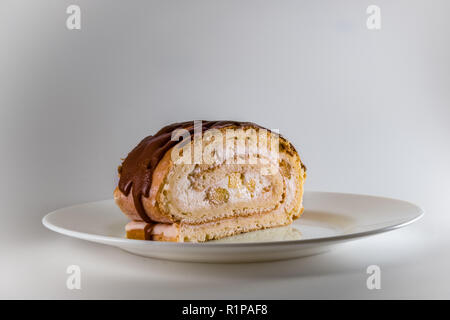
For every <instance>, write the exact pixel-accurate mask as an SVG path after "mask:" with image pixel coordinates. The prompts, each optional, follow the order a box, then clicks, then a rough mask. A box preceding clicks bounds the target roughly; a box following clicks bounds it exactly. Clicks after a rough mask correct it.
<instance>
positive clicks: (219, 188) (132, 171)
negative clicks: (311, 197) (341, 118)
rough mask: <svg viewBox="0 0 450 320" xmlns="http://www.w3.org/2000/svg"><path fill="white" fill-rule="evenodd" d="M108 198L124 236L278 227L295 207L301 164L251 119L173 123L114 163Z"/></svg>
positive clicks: (181, 238) (216, 235)
mask: <svg viewBox="0 0 450 320" xmlns="http://www.w3.org/2000/svg"><path fill="white" fill-rule="evenodd" d="M119 176H120V180H119V185H118V187H117V188H116V190H115V191H114V199H115V201H116V203H117V205H118V206H119V207H120V209H121V210H122V211H123V212H124V213H125V215H127V216H128V218H129V219H130V220H131V222H130V223H128V224H127V225H126V227H125V229H126V234H127V237H128V238H130V239H142V240H160V241H177V242H186V241H190V242H201V241H208V240H213V239H220V238H224V237H228V236H232V235H236V234H239V233H243V232H249V231H254V230H259V229H265V228H271V227H278V226H284V225H288V224H290V223H292V221H293V219H296V218H298V217H299V216H300V215H301V213H302V212H303V206H302V196H303V183H304V181H305V178H306V169H305V166H304V165H303V164H302V162H301V160H300V157H299V155H298V153H297V151H296V150H295V148H294V147H293V146H292V145H291V144H290V143H289V142H288V141H287V140H286V139H285V138H283V137H281V136H279V135H278V134H276V133H274V132H271V131H269V130H267V129H265V128H262V127H260V126H258V125H256V124H253V123H246V122H236V121H202V122H200V121H199V122H197V121H195V122H193V121H190V122H183V123H175V124H172V125H169V126H166V127H164V128H162V129H161V130H160V131H159V132H158V133H156V134H155V135H154V136H149V137H147V138H145V139H144V140H142V141H141V142H140V143H139V144H138V145H137V146H136V147H135V148H134V149H133V150H132V151H131V152H130V153H129V154H128V156H127V158H126V159H125V160H124V161H123V163H122V165H121V166H120V167H119Z"/></svg>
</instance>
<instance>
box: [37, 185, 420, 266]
mask: <svg viewBox="0 0 450 320" xmlns="http://www.w3.org/2000/svg"><path fill="white" fill-rule="evenodd" d="M304 206H305V208H306V209H305V213H304V214H303V215H302V217H301V218H300V219H298V220H296V221H295V222H294V223H293V224H292V225H291V226H288V227H281V228H274V229H267V230H262V231H256V232H250V233H247V234H242V235H239V236H235V237H231V238H227V239H222V240H218V241H211V242H206V243H173V242H160V241H145V240H130V239H126V238H125V231H124V226H125V224H126V223H127V222H128V220H127V218H126V217H125V216H124V215H123V214H122V213H121V212H120V210H119V209H118V208H117V206H116V205H115V204H114V201H113V200H105V201H98V202H91V203H86V204H81V205H77V206H73V207H68V208H63V209H59V210H56V211H54V212H52V213H49V214H47V215H46V216H45V217H44V219H43V220H42V222H43V224H44V225H45V226H46V227H47V228H49V229H50V230H53V231H56V232H59V233H62V234H65V235H68V236H71V237H75V238H79V239H84V240H89V241H93V242H99V243H103V244H107V245H111V246H115V247H119V248H121V249H123V250H126V251H129V252H131V253H134V254H138V255H142V256H146V257H151V258H159V259H168V260H178V261H193V262H255V261H272V260H281V259H290V258H297V257H301V256H307V255H312V254H317V253H321V252H325V251H328V250H329V249H330V248H331V247H333V246H336V245H338V244H340V243H343V242H345V241H349V240H355V239H359V238H362V237H367V236H370V235H373V234H377V233H381V232H386V231H389V230H393V229H396V228H400V227H404V226H406V225H408V224H410V223H412V222H414V221H416V220H418V219H419V218H421V217H422V215H423V210H422V209H421V208H419V207H418V206H416V205H414V204H412V203H409V202H406V201H401V200H395V199H389V198H382V197H374V196H367V195H357V194H345V193H331V192H305V196H304Z"/></svg>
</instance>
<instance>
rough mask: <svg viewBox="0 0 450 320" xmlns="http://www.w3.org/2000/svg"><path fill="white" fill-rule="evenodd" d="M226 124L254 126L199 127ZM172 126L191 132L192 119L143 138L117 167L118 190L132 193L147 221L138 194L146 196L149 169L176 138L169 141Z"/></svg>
mask: <svg viewBox="0 0 450 320" xmlns="http://www.w3.org/2000/svg"><path fill="white" fill-rule="evenodd" d="M229 126H237V127H242V128H244V127H257V128H262V129H265V128H263V127H261V126H259V125H257V124H254V123H251V122H239V121H202V127H201V130H202V132H204V131H205V130H209V129H220V128H224V127H229ZM176 129H186V130H188V131H189V133H190V134H191V136H192V134H193V133H194V121H187V122H179V123H173V124H170V125H168V126H165V127H164V128H162V129H161V130H159V131H158V132H157V133H156V134H155V135H153V136H148V137H146V138H144V139H143V140H142V141H141V142H140V143H139V144H138V145H137V146H136V147H135V148H134V149H133V150H132V151H131V152H130V153H129V154H128V156H127V157H126V159H125V160H124V161H123V162H122V165H121V166H120V167H119V169H118V170H119V175H120V180H119V190H120V191H121V192H122V193H123V194H124V195H125V196H128V195H129V194H130V192H131V193H132V195H133V202H134V206H135V207H136V211H137V213H138V214H139V216H140V217H141V218H142V220H144V221H145V222H151V220H150V218H149V217H148V216H147V214H146V213H145V209H144V206H143V205H142V197H148V196H149V194H150V188H151V185H152V176H153V171H154V170H155V168H156V166H157V165H158V163H159V161H160V160H161V159H162V158H163V156H164V155H165V153H166V152H167V151H168V150H170V149H171V148H172V147H173V146H175V145H176V144H177V143H178V142H179V141H172V140H171V137H172V132H173V131H174V130H176Z"/></svg>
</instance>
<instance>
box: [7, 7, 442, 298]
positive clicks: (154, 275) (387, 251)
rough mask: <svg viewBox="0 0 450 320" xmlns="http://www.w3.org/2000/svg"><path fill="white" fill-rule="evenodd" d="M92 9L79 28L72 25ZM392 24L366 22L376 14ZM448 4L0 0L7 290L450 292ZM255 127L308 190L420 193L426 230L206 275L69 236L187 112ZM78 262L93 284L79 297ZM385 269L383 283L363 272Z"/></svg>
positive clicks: (183, 294) (36, 293)
mask: <svg viewBox="0 0 450 320" xmlns="http://www.w3.org/2000/svg"><path fill="white" fill-rule="evenodd" d="M74 2H76V3H77V4H79V5H80V6H81V8H82V19H83V21H82V30H81V31H68V30H67V29H66V28H65V19H66V16H67V15H66V13H65V12H66V8H67V6H68V5H69V4H73V3H74ZM369 4H377V5H379V6H380V7H381V10H382V29H381V30H380V31H369V30H367V28H366V17H367V15H366V8H367V6H368V5H369ZM449 12H450V2H449V1H447V0H435V1H426V0H413V1H411V0H396V1H390V0H378V1H376V2H363V1H360V0H346V1H343V2H342V1H332V0H326V1H309V0H308V1H302V0H286V1H275V0H257V1H256V0H246V1H241V0H230V1H211V0H189V1H181V0H180V1H178V0H174V1H162V0H161V1H156V0H155V1H127V2H126V3H125V2H124V1H117V0H116V1H114V0H112V1H106V0H97V1H84V0H82V1H80V0H77V1H68V0H61V1H52V0H41V1H33V0H3V1H1V2H0V48H1V50H0V152H1V156H0V168H1V170H2V171H1V172H2V175H1V177H2V182H1V183H0V215H1V221H0V222H1V232H0V254H1V257H0V259H1V263H0V282H1V283H0V297H2V298H255V299H258V298H363V299H366V298H450V276H449V272H448V270H450V254H449V249H448V248H450V232H449V225H450V201H449V194H450V165H449V163H450V148H449V141H450V125H449V122H450V121H449V119H450V107H449V105H450V90H449V83H450V59H449V57H450V44H449V39H450V19H449V18H448V13H449ZM201 118H209V119H216V118H220V119H227V118H235V119H242V120H251V121H255V122H257V123H261V124H262V125H265V126H268V127H270V128H279V129H280V132H281V133H282V134H284V135H285V136H286V137H288V138H289V139H290V140H292V142H293V143H294V144H295V145H296V147H297V148H298V150H299V152H300V153H301V156H302V157H303V159H304V161H305V163H306V165H307V167H308V178H307V181H306V189H307V190H327V191H337V192H351V193H363V194H375V195H380V196H388V197H393V198H399V199H404V200H409V201H411V202H414V203H417V204H418V205H420V206H421V207H423V208H424V209H425V211H426V212H427V214H426V216H425V217H424V218H423V219H422V220H420V221H418V222H417V223H415V224H413V225H412V226H410V227H408V228H405V229H402V230H397V231H395V232H390V233H386V234H382V235H377V236H374V237H370V238H367V239H363V240H361V241H357V242H353V243H348V244H346V245H345V246H343V247H342V248H341V249H339V250H336V251H333V252H330V253H327V254H323V255H319V256H313V257H308V258H305V259H297V260H292V261H282V262H274V263H262V264H248V265H202V264H189V263H176V262H167V261H159V260H151V259H147V258H142V257H137V256H133V255H130V254H128V253H126V252H122V251H120V250H117V249H115V248H110V247H107V246H103V245H97V244H92V243H87V242H85V241H81V240H76V239H70V238H67V237H64V236H60V235H58V234H55V233H54V232H51V231H49V230H47V229H45V228H44V227H43V226H42V224H41V219H42V217H43V216H44V215H45V214H46V213H47V212H50V211H53V210H56V209H58V208H62V207H66V206H70V205H74V204H77V203H82V202H89V201H95V200H98V199H109V198H111V196H112V191H113V189H114V185H115V183H116V182H117V180H116V168H117V165H118V164H119V159H120V158H121V157H123V156H125V155H126V152H127V151H129V150H130V149H131V148H132V147H133V146H134V145H135V144H136V143H137V141H139V139H141V138H142V137H144V136H145V135H148V134H151V133H152V132H155V131H156V130H157V129H159V127H160V126H162V125H164V124H167V123H168V122H171V121H175V120H186V119H201ZM72 264H77V265H79V266H80V267H81V271H82V289H81V290H79V291H77V290H73V291H70V290H68V289H67V288H66V285H65V283H66V279H67V276H68V275H67V274H66V268H67V266H68V265H72ZM372 264H376V265H379V266H380V268H381V286H382V288H381V290H372V291H371V290H368V289H367V288H366V279H367V276H368V275H367V274H366V268H367V266H369V265H372Z"/></svg>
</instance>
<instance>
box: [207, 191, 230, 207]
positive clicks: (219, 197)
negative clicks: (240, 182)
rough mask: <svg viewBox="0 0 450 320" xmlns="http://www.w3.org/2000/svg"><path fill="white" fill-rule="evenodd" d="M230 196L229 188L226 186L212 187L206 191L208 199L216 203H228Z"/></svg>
mask: <svg viewBox="0 0 450 320" xmlns="http://www.w3.org/2000/svg"><path fill="white" fill-rule="evenodd" d="M229 198H230V194H229V193H228V190H227V189H225V188H215V189H211V188H210V189H208V191H207V192H206V199H207V200H208V201H209V202H211V203H212V204H215V205H220V204H224V203H227V202H228V199H229Z"/></svg>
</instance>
